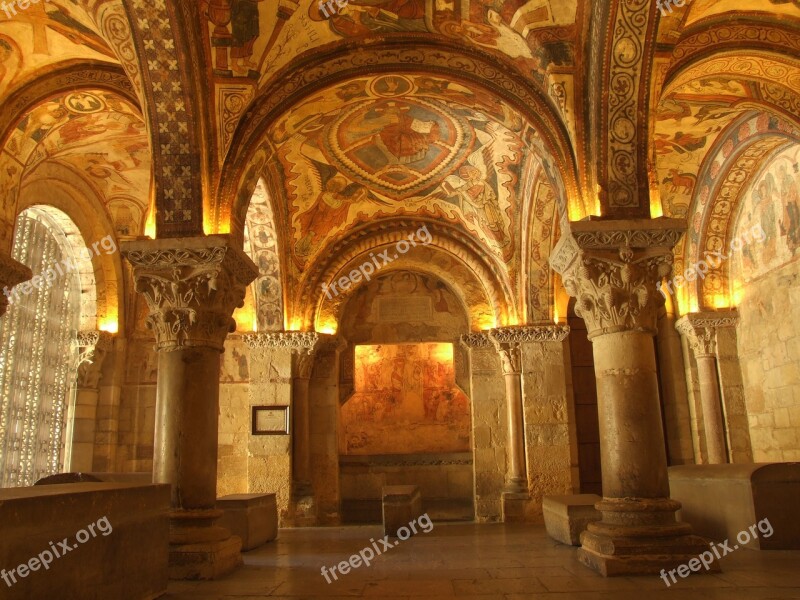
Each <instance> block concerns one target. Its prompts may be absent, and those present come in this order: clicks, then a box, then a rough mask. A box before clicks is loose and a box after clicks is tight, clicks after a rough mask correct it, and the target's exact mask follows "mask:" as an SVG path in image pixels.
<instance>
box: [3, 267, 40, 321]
mask: <svg viewBox="0 0 800 600" xmlns="http://www.w3.org/2000/svg"><path fill="white" fill-rule="evenodd" d="M31 278H33V273H32V272H31V270H30V269H29V268H28V267H26V266H25V265H23V264H22V263H21V262H17V261H16V260H14V259H13V258H11V257H10V256H9V255H8V254H6V253H4V252H0V317H2V316H3V315H4V314H6V311H7V310H8V296H7V295H6V294H5V290H6V289H8V291H9V292H10V291H11V290H12V289H13V288H14V286H16V285H19V284H20V283H22V282H23V281H28V280H29V279H31Z"/></svg>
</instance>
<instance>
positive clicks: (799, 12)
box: [684, 0, 800, 26]
mask: <svg viewBox="0 0 800 600" xmlns="http://www.w3.org/2000/svg"><path fill="white" fill-rule="evenodd" d="M687 6H688V7H689V10H688V13H687V16H686V20H685V21H684V24H685V25H687V26H688V25H693V24H694V23H696V22H697V21H700V20H701V19H706V18H709V17H713V16H716V15H721V14H725V13H731V12H734V11H736V12H764V13H771V14H775V15H788V16H794V17H800V6H798V4H797V2H796V0H738V1H737V2H725V1H724V0H691V1H690V2H687Z"/></svg>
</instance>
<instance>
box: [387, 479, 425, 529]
mask: <svg viewBox="0 0 800 600" xmlns="http://www.w3.org/2000/svg"><path fill="white" fill-rule="evenodd" d="M381 502H382V505H383V533H384V535H388V536H389V537H398V536H397V531H398V530H399V529H400V528H401V527H406V526H407V525H408V524H409V523H410V522H411V521H414V520H415V519H416V518H417V517H419V516H420V515H421V514H422V494H420V492H419V488H418V487H417V486H416V485H387V486H386V487H384V488H383V492H382V494H381Z"/></svg>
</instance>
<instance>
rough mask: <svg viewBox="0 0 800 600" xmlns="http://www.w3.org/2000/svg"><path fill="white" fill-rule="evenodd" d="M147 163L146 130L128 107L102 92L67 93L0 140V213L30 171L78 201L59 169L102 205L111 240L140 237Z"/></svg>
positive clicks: (11, 202)
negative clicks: (112, 235) (2, 143)
mask: <svg viewBox="0 0 800 600" xmlns="http://www.w3.org/2000/svg"><path fill="white" fill-rule="evenodd" d="M87 149H91V150H90V151H89V150H87ZM150 165H151V159H150V143H149V140H148V134H147V131H146V127H145V124H144V122H143V121H142V117H141V114H139V112H138V111H137V109H136V108H134V107H133V106H132V105H131V104H130V102H129V101H127V100H125V99H123V98H121V97H120V96H119V95H117V94H114V93H112V92H109V91H104V90H82V91H80V92H72V93H68V94H65V95H63V96H61V97H58V98H53V99H51V100H49V101H47V102H43V103H42V104H40V105H38V106H37V107H36V108H34V109H33V110H31V111H30V112H28V113H27V114H26V115H25V116H24V117H23V118H22V119H21V120H20V121H19V122H18V123H17V125H16V127H15V128H14V129H13V130H12V131H11V133H10V135H9V137H8V138H7V140H6V143H5V146H4V147H3V149H2V152H0V173H2V174H3V177H2V179H0V195H2V198H3V208H4V210H5V211H9V210H13V208H14V207H15V202H16V199H17V196H18V194H19V193H20V190H21V189H24V186H25V182H26V179H27V178H29V176H30V174H31V173H33V172H34V171H36V173H37V176H38V177H44V176H47V177H49V178H51V179H53V180H55V181H57V182H59V184H60V189H63V190H65V191H66V192H67V193H68V194H70V195H71V196H80V195H84V194H85V193H86V190H83V189H78V188H76V187H75V186H76V183H75V181H72V180H71V181H66V180H63V181H62V178H61V175H59V174H58V168H59V167H61V168H63V167H66V168H69V169H71V170H73V171H74V172H76V173H79V174H80V176H81V178H80V181H82V182H83V183H84V184H85V185H88V187H89V189H91V190H92V192H93V193H94V195H95V196H97V197H98V198H99V199H100V200H101V202H103V204H105V205H106V206H107V207H108V209H109V212H110V215H111V217H112V219H113V221H114V224H115V231H116V233H117V235H119V236H123V237H124V236H129V237H134V236H137V235H141V234H142V233H143V228H144V218H145V215H146V212H147V205H148V202H149V194H148V193H147V190H148V189H149V187H150Z"/></svg>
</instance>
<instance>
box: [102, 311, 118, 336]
mask: <svg viewBox="0 0 800 600" xmlns="http://www.w3.org/2000/svg"><path fill="white" fill-rule="evenodd" d="M98 329H99V330H100V331H105V332H107V333H117V332H118V331H119V322H118V320H117V316H116V315H108V316H105V317H103V318H101V319H100V323H99V326H98Z"/></svg>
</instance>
